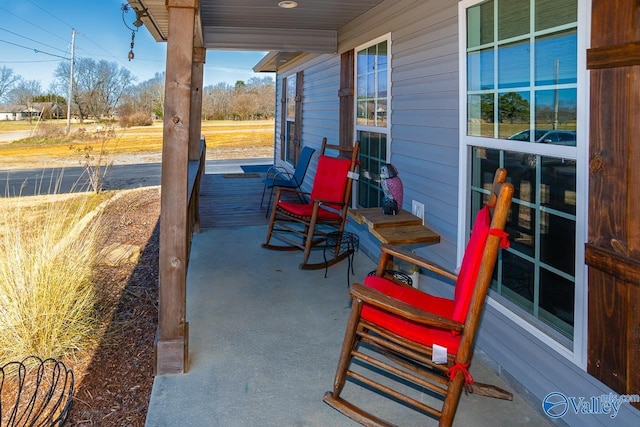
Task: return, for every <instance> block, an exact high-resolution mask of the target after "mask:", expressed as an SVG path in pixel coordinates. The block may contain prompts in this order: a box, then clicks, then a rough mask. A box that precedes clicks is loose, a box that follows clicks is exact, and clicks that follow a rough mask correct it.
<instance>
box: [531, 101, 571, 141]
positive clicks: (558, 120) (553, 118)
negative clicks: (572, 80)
mask: <svg viewBox="0 0 640 427" xmlns="http://www.w3.org/2000/svg"><path fill="white" fill-rule="evenodd" d="M535 97H536V111H535V115H536V117H535V121H536V128H537V129H538V135H537V137H536V138H535V139H534V141H536V142H546V143H551V144H559V145H569V146H574V147H575V145H576V126H577V118H578V112H577V108H578V105H577V104H578V92H577V90H576V89H559V90H543V91H536V94H535ZM552 129H556V130H557V132H555V134H549V135H544V132H546V131H550V130H552Z"/></svg>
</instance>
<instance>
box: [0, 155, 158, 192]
mask: <svg viewBox="0 0 640 427" xmlns="http://www.w3.org/2000/svg"><path fill="white" fill-rule="evenodd" d="M161 169H162V168H161V164H160V163H139V164H127V165H114V166H112V167H111V168H109V170H108V171H107V175H106V177H105V180H104V189H105V190H125V189H132V188H139V187H148V186H154V185H160V173H161ZM87 190H91V188H90V185H89V177H88V175H87V173H86V171H85V170H84V168H82V167H72V168H64V169H61V168H45V169H42V168H38V169H29V170H11V171H0V197H13V196H19V195H21V196H34V195H44V194H55V193H57V194H63V193H70V192H80V191H87Z"/></svg>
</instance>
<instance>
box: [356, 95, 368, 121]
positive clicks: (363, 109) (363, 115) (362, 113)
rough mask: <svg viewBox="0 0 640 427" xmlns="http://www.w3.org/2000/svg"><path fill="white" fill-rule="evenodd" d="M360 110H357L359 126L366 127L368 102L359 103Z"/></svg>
mask: <svg viewBox="0 0 640 427" xmlns="http://www.w3.org/2000/svg"><path fill="white" fill-rule="evenodd" d="M357 106H358V109H357V115H358V117H357V119H356V120H357V124H359V125H362V126H366V125H367V117H368V113H367V101H358V105H357Z"/></svg>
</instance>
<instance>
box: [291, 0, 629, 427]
mask: <svg viewBox="0 0 640 427" xmlns="http://www.w3.org/2000/svg"><path fill="white" fill-rule="evenodd" d="M457 7H458V2H457V1H450V0H425V1H415V0H388V1H386V2H384V3H383V4H381V5H380V6H379V7H377V8H375V9H374V10H372V11H370V12H369V13H367V14H365V15H363V16H362V17H360V18H358V19H357V20H356V21H354V22H352V23H350V24H348V25H347V26H345V27H344V28H342V29H341V30H340V31H339V40H338V46H339V52H345V51H347V50H349V49H353V48H355V47H356V46H359V45H361V44H363V43H368V42H370V41H371V40H373V39H375V38H378V37H380V36H382V35H384V34H387V33H391V40H392V48H391V52H392V63H391V67H392V72H391V81H392V85H391V88H390V91H391V102H392V110H391V115H390V119H391V121H392V127H391V139H392V143H391V153H392V154H391V155H392V157H391V161H392V162H393V164H394V165H395V166H396V167H397V168H398V169H399V172H400V177H401V179H402V181H403V184H404V194H405V196H404V199H405V201H404V206H403V207H404V208H405V209H411V201H412V200H417V201H419V202H421V203H424V205H425V212H426V218H425V220H426V224H427V225H428V226H429V227H431V228H432V229H434V230H435V231H437V232H438V233H439V234H440V235H441V243H440V244H438V245H431V246H424V247H419V248H414V249H415V250H416V251H417V252H418V253H420V254H421V255H424V256H426V257H428V258H430V259H432V260H434V261H435V262H437V263H439V264H441V265H443V266H445V267H447V268H449V269H453V268H455V266H456V265H455V264H456V255H457V232H458V224H457V219H458V212H457V211H458V173H459V171H458V156H459V154H460V153H459V150H460V149H459V128H458V116H459V108H458V102H459V92H458V84H459V69H458V34H457V31H458V28H457V25H458V17H457ZM298 65H299V64H298ZM305 67H306V68H305V103H304V112H303V119H304V124H303V140H305V143H306V141H313V142H314V143H315V142H318V143H319V141H320V140H321V139H322V137H324V136H327V137H328V138H329V139H330V140H334V141H337V136H338V133H337V132H338V123H339V117H338V106H339V100H338V97H337V96H336V94H337V90H338V85H339V56H338V55H325V56H322V57H319V58H318V59H316V60H312V61H311V62H309V63H307V65H306V66H305ZM312 167H315V165H313V164H312ZM311 176H313V173H311ZM347 228H348V229H349V230H350V231H355V232H357V233H358V234H359V235H360V236H361V240H360V248H361V250H362V251H363V252H365V253H366V254H368V255H369V256H371V257H372V258H373V259H377V257H378V256H379V242H378V241H377V240H375V238H373V237H372V236H371V234H370V233H368V232H367V229H366V226H363V225H359V224H356V223H355V222H354V221H350V222H349V223H348V225H347ZM426 279H427V277H426V276H425V277H424V278H423V281H422V282H421V284H422V283H425V286H428V290H429V291H432V292H434V293H436V294H440V295H442V294H443V293H444V294H445V295H446V294H447V293H448V294H450V293H451V291H452V287H451V286H444V287H443V288H442V289H441V290H440V291H434V289H433V288H432V286H433V285H434V284H436V283H437V281H436V280H434V279H433V278H431V277H429V281H428V282H427V280H426ZM427 283H428V284H427ZM449 296H450V295H449ZM478 348H479V349H481V350H482V351H483V352H485V353H486V354H487V355H488V356H489V357H491V358H492V359H493V360H494V361H495V362H496V363H497V366H498V368H497V369H498V370H499V371H503V372H506V373H507V374H506V376H508V377H510V378H512V379H513V384H514V387H515V388H520V387H525V388H526V389H527V390H528V391H529V392H530V393H531V399H532V402H531V403H532V405H533V406H534V407H538V408H539V407H540V406H539V405H540V401H541V400H542V399H543V398H544V397H545V396H546V395H547V394H548V393H550V392H553V391H560V392H563V393H565V394H567V395H568V396H576V397H580V396H584V397H587V398H589V397H591V396H599V395H601V394H608V393H609V392H610V391H611V390H609V389H608V388H607V387H606V386H605V385H603V384H602V383H600V382H599V381H597V380H596V379H594V378H593V377H591V376H590V375H588V374H587V373H586V372H585V371H583V370H582V369H581V368H580V367H578V366H576V365H574V364H573V363H572V362H571V361H569V360H567V359H566V358H564V357H563V356H562V355H560V354H558V353H557V352H555V351H554V350H552V349H551V348H550V347H549V346H547V345H545V344H544V343H542V342H541V341H539V340H538V339H537V338H535V337H534V336H532V335H531V334H530V333H528V332H527V331H526V330H524V329H523V328H522V327H520V326H519V325H518V324H516V323H514V322H512V321H511V320H509V319H508V318H507V317H505V316H504V315H503V314H502V313H500V312H499V311H498V310H497V309H495V308H493V307H491V306H487V310H486V312H485V315H484V318H483V322H482V326H481V328H480V334H479V337H478ZM563 421H566V422H567V423H569V424H570V425H575V426H605V425H640V411H637V410H635V409H633V408H632V407H631V406H630V405H628V404H625V405H623V406H622V408H621V411H620V414H619V415H618V417H617V418H616V419H615V420H611V419H610V418H609V417H608V416H606V415H604V416H593V415H573V414H568V415H566V416H565V417H564V418H563Z"/></svg>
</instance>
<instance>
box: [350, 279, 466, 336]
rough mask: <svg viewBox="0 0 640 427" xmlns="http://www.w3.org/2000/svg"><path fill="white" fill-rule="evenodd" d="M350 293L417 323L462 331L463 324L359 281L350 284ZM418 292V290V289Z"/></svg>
mask: <svg viewBox="0 0 640 427" xmlns="http://www.w3.org/2000/svg"><path fill="white" fill-rule="evenodd" d="M350 292H351V295H352V296H353V297H354V298H357V299H358V300H361V301H363V302H365V303H367V304H369V305H372V306H374V307H376V308H379V309H381V310H384V311H387V312H389V313H393V314H396V315H398V316H401V317H404V318H407V319H409V320H412V321H414V322H417V323H421V324H423V325H427V326H433V327H436V328H443V329H449V330H452V331H458V332H460V331H462V330H463V329H464V324H462V323H460V322H456V321H454V320H451V319H448V318H446V317H442V316H438V315H436V314H433V313H430V312H428V311H424V310H421V309H419V308H416V307H414V306H412V305H409V304H407V303H404V302H402V301H400V300H397V299H395V298H391V297H390V296H388V295H385V294H383V293H382V292H380V291H378V290H377V289H373V288H369V287H366V286H364V285H361V284H359V283H354V284H353V285H351V291H350ZM418 292H420V291H418Z"/></svg>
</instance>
